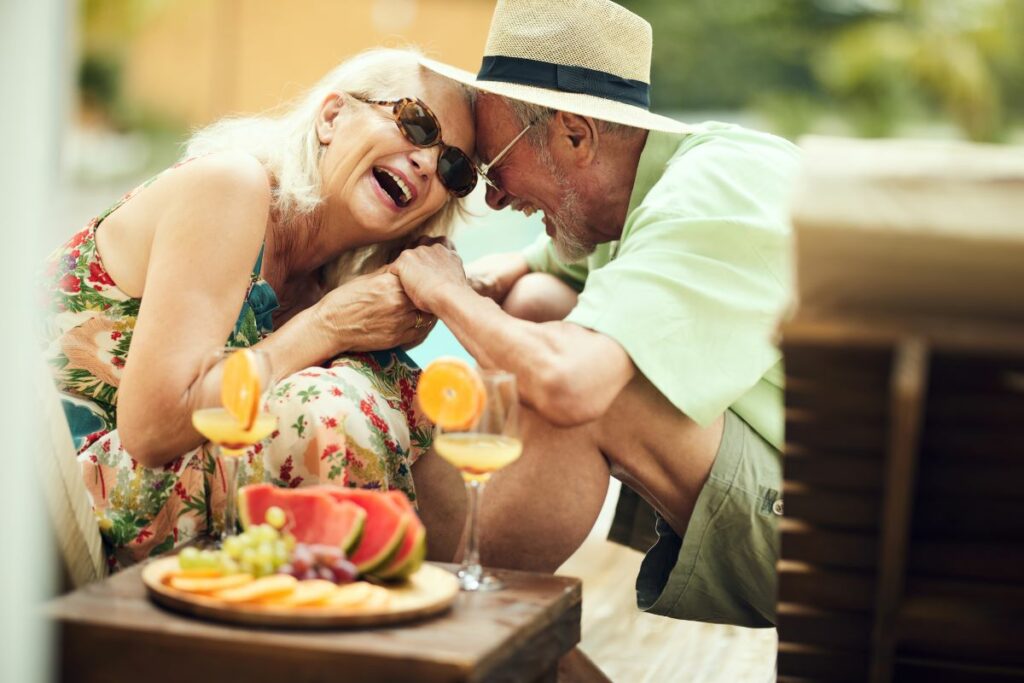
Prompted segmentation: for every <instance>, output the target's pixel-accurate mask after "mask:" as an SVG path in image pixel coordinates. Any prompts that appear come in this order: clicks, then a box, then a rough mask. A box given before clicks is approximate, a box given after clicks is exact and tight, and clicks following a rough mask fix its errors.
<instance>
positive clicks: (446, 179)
mask: <svg viewBox="0 0 1024 683" xmlns="http://www.w3.org/2000/svg"><path fill="white" fill-rule="evenodd" d="M437 174H438V175H439V176H440V177H441V182H442V183H444V186H445V187H446V188H448V190H450V191H451V193H452V194H454V195H455V196H456V197H465V196H466V195H467V194H469V193H470V192H472V191H473V188H474V187H476V169H475V168H473V164H472V162H470V160H469V158H468V157H467V156H466V155H465V154H464V153H463V152H462V150H460V149H456V148H455V147H447V148H445V150H444V151H443V152H442V153H441V156H440V158H439V159H438V160H437Z"/></svg>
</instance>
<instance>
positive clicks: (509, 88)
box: [420, 57, 697, 133]
mask: <svg viewBox="0 0 1024 683" xmlns="http://www.w3.org/2000/svg"><path fill="white" fill-rule="evenodd" d="M420 64H422V65H423V66H424V67H426V68H428V69H430V70H431V71H434V72H436V73H439V74H441V75H442V76H445V77H447V78H451V79H452V80H454V81H458V82H459V83H464V84H465V85H468V86H472V87H474V88H477V89H478V90H483V91H485V92H490V93H494V94H495V95H501V96H503V97H509V98H512V99H514V100H522V101H523V102H530V103H532V104H539V105H541V106H542V107H550V108H552V109H558V110H560V111H567V112H569V113H571V114H579V115H580V116H592V117H594V118H595V119H601V120H603V121H610V122H612V123H621V124H623V125H626V126H634V127H636V128H644V129H646V130H657V131H663V132H666V133H694V132H697V128H695V127H694V126H691V125H689V124H686V123H683V122H682V121H676V120H675V119H670V118H669V117H667V116H661V115H660V114H654V113H652V112H649V111H646V110H644V109H641V108H639V107H634V106H633V105H630V104H624V103H622V102H616V101H614V100H609V99H605V98H603V97H596V96H594V95H582V94H579V93H570V92H562V91H560V90H549V89H547V88H537V87H534V86H531V85H519V84H518V83H504V82H502V81H480V80H477V78H476V74H474V73H471V72H469V71H466V70H465V69H460V68H458V67H455V66H451V65H449V64H445V63H444V62H439V61H437V60H434V59H429V58H427V57H421V58H420Z"/></svg>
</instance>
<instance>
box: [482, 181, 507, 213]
mask: <svg viewBox="0 0 1024 683" xmlns="http://www.w3.org/2000/svg"><path fill="white" fill-rule="evenodd" d="M511 203H512V197H511V196H509V194H508V192H505V191H504V190H499V189H498V188H496V187H494V186H493V185H488V186H487V206H489V207H491V208H492V209H494V210H495V211H501V210H502V209H504V208H505V207H506V206H508V205H509V204H511Z"/></svg>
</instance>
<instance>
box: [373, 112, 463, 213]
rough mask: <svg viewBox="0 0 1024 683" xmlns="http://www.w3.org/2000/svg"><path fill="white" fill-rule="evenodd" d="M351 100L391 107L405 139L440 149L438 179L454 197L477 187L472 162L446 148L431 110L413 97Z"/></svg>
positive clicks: (435, 117) (447, 146)
mask: <svg viewBox="0 0 1024 683" xmlns="http://www.w3.org/2000/svg"><path fill="white" fill-rule="evenodd" d="M353 97H354V98H355V99H357V100H359V101H360V102H366V103H367V104H378V105H381V106H385V107H391V115H392V116H394V118H395V124H396V125H397V126H398V129H399V130H400V131H402V135H404V136H405V139H406V140H408V141H409V142H411V143H412V144H414V145H416V146H417V147H435V146H437V145H440V146H441V154H440V155H439V156H438V158H437V177H438V178H440V179H441V184H442V185H444V187H445V189H446V190H448V192H450V193H451V194H452V195H453V196H455V197H465V196H466V195H467V194H469V193H470V192H472V191H473V188H474V187H476V174H477V167H476V164H474V163H473V160H472V159H470V158H469V155H467V154H466V153H465V152H463V151H462V150H461V149H459V148H458V147H452V146H451V145H448V144H445V142H444V141H443V140H442V139H441V122H440V121H438V120H437V116H435V115H434V112H432V111H430V107H428V106H427V105H426V104H424V103H423V102H422V101H421V100H420V99H418V98H415V97H403V98H402V99H400V100H373V99H368V98H364V97H359V96H358V95H353Z"/></svg>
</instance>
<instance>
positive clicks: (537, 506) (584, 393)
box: [392, 0, 798, 626]
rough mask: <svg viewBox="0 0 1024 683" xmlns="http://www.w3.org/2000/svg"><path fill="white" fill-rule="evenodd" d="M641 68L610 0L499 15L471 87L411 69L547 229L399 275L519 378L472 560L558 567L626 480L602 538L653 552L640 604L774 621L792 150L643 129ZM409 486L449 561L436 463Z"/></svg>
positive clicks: (483, 355)
mask: <svg viewBox="0 0 1024 683" xmlns="http://www.w3.org/2000/svg"><path fill="white" fill-rule="evenodd" d="M650 56H651V27H650V25H649V24H648V23H647V22H646V21H644V20H643V19H641V18H640V17H638V16H636V15H634V14H632V13H631V12H629V11H627V10H625V9H624V8H622V7H620V6H618V5H616V4H614V3H612V2H609V1H608V0H573V1H571V2H569V1H567V2H550V1H549V0H505V1H502V0H499V2H498V4H497V8H496V10H495V15H494V19H493V22H492V25H491V31H490V34H489V37H488V42H487V48H486V56H485V57H484V60H483V66H482V68H481V70H480V73H479V74H478V75H477V76H475V77H474V76H473V75H471V74H468V73H466V72H461V71H459V70H456V69H453V68H451V67H448V66H446V65H442V64H438V63H435V62H430V61H427V62H426V66H428V67H429V68H433V69H435V70H437V71H439V72H441V73H443V74H445V75H448V76H450V77H453V78H456V79H458V80H461V81H463V82H465V83H468V84H470V85H472V86H473V87H475V88H476V89H477V90H478V91H479V95H478V98H477V106H476V130H477V150H478V153H479V156H480V157H481V159H483V160H489V163H485V164H484V165H483V166H482V167H481V172H482V173H483V174H484V178H485V180H486V181H487V183H488V185H489V187H488V189H487V202H488V204H489V205H490V206H491V207H492V208H494V209H503V208H505V207H508V206H511V207H512V208H513V209H516V210H519V211H523V212H524V213H527V214H530V213H532V212H533V211H536V210H539V211H542V212H543V213H544V225H545V227H546V232H547V235H546V236H544V237H543V238H542V240H541V241H540V242H538V243H537V244H535V245H533V246H532V247H531V248H529V249H528V250H526V252H525V253H523V254H512V255H502V256H493V257H489V258H488V259H485V260H484V261H482V262H479V263H477V264H474V265H473V266H471V267H470V268H469V272H470V277H468V278H467V275H466V273H465V271H464V269H463V266H462V264H461V262H460V260H459V258H458V256H456V255H455V254H454V253H453V252H452V251H450V250H448V249H446V248H445V247H444V246H442V245H433V246H427V247H421V248H419V249H415V250H411V251H407V252H405V253H404V254H403V255H402V256H401V257H400V258H399V259H398V260H397V261H396V262H395V263H394V264H393V266H392V269H393V271H394V272H395V273H396V274H398V275H399V277H400V278H401V280H402V284H403V286H404V287H405V289H406V291H407V292H408V294H409V296H410V298H412V300H413V301H414V302H415V303H416V305H417V306H418V307H419V308H421V309H422V310H424V311H428V312H430V313H432V314H434V315H436V316H438V317H439V318H440V319H441V320H443V321H444V322H445V324H446V325H447V326H448V327H449V328H450V329H451V331H452V332H453V333H454V334H455V336H456V337H457V338H458V339H459V341H460V342H461V343H462V344H463V345H464V346H465V347H466V348H467V349H468V351H469V352H470V353H471V354H472V355H473V356H474V357H475V358H476V359H477V361H478V362H479V363H480V364H481V365H482V366H485V367H500V368H503V369H505V370H508V371H510V372H512V373H514V374H515V375H516V377H517V379H518V383H519V389H520V397H521V400H522V402H523V404H524V406H525V407H526V411H525V412H526V416H527V419H526V420H525V423H524V427H523V432H524V442H525V451H524V454H523V456H522V458H521V459H520V462H518V463H517V464H516V465H514V466H513V467H510V468H509V469H508V470H507V471H506V472H504V473H502V474H501V475H499V476H498V477H496V478H495V480H494V482H493V484H492V485H489V487H488V491H487V496H486V499H485V503H484V505H483V507H482V511H483V521H482V530H483V543H482V551H483V555H484V561H485V563H487V564H496V565H502V566H511V567H521V568H529V569H543V570H549V571H550V570H554V569H555V568H556V567H557V566H558V565H559V564H560V563H561V562H562V561H564V560H565V559H566V558H567V557H568V555H569V554H571V553H572V552H573V550H575V549H576V548H577V547H578V545H579V544H580V543H581V542H582V540H583V538H584V537H585V536H586V534H587V533H588V532H589V530H590V529H591V527H592V525H593V523H594V521H595V519H596V517H597V514H598V512H599V510H600V508H601V505H602V502H603V500H604V498H605V495H606V492H607V485H608V476H609V472H610V473H611V475H612V476H615V477H616V478H618V479H620V480H621V481H622V482H623V483H624V484H625V487H624V488H623V494H622V496H621V497H620V500H619V504H618V508H617V510H616V520H615V523H614V525H613V529H612V537H613V540H618V541H620V542H624V543H627V544H629V545H632V546H634V547H637V548H638V549H641V550H646V551H647V554H646V557H645V559H644V562H643V565H642V568H641V572H640V576H639V577H638V579H637V601H638V605H639V607H640V608H641V609H645V610H648V611H650V612H653V613H656V614H663V615H668V616H672V617H676V618H683V619H694V620H703V621H712V622H722V623H733V624H741V625H745V626H770V625H772V623H773V620H774V613H775V607H774V605H775V560H776V556H777V544H778V540H777V519H778V516H779V515H781V514H782V500H781V495H780V483H781V481H780V480H781V475H780V469H781V468H780V456H779V448H780V447H781V443H782V425H783V419H782V385H781V382H782V373H781V367H780V354H779V352H778V350H777V349H776V348H775V347H774V346H773V344H772V341H771V339H772V332H773V329H774V326H775V323H776V320H777V318H778V316H779V315H780V313H781V311H782V310H783V308H784V306H785V305H786V303H787V300H788V296H789V284H790V283H789V281H790V272H789V260H788V259H789V253H788V250H789V246H788V239H789V237H788V227H787V220H786V214H787V212H786V200H787V195H788V192H789V187H790V183H791V179H792V177H793V175H794V173H795V171H796V168H797V164H798V156H797V152H796V149H795V148H794V147H793V146H792V145H791V144H789V143H788V142H786V141H784V140H781V139H779V138H776V137H772V136H770V135H766V134H762V133H757V132H753V131H750V130H746V129H743V128H740V127H737V126H732V125H726V124H718V123H706V124H702V125H693V126H691V125H684V124H681V123H678V122H676V121H674V120H671V119H667V118H664V117H661V116H657V115H654V114H652V113H650V112H649V111H648V110H647V107H648V101H649V86H648V83H649V71H650ZM414 476H415V478H416V482H417V489H418V491H419V495H420V501H421V510H422V514H423V516H424V519H425V521H426V522H427V524H428V527H429V528H430V533H431V542H432V544H433V545H434V546H435V548H436V549H437V551H438V552H439V553H440V554H441V555H449V554H452V553H454V552H455V551H456V546H457V544H458V538H459V531H460V527H459V522H461V520H462V519H463V518H464V513H463V511H462V510H461V508H460V505H461V504H462V503H461V501H462V498H461V496H460V495H459V494H458V490H459V488H458V487H459V486H460V485H461V484H460V481H459V479H458V476H457V475H455V474H454V472H452V471H451V470H450V469H446V467H445V465H444V464H443V463H439V462H438V458H436V457H432V456H428V457H426V458H423V459H421V462H420V463H418V464H417V466H416V468H415V470H414ZM626 487H628V489H627V488H626ZM648 506H649V507H648ZM650 508H653V510H654V512H655V513H656V514H651V513H649V512H647V513H646V514H645V511H647V510H649V509H650ZM648 548H649V549H648Z"/></svg>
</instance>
